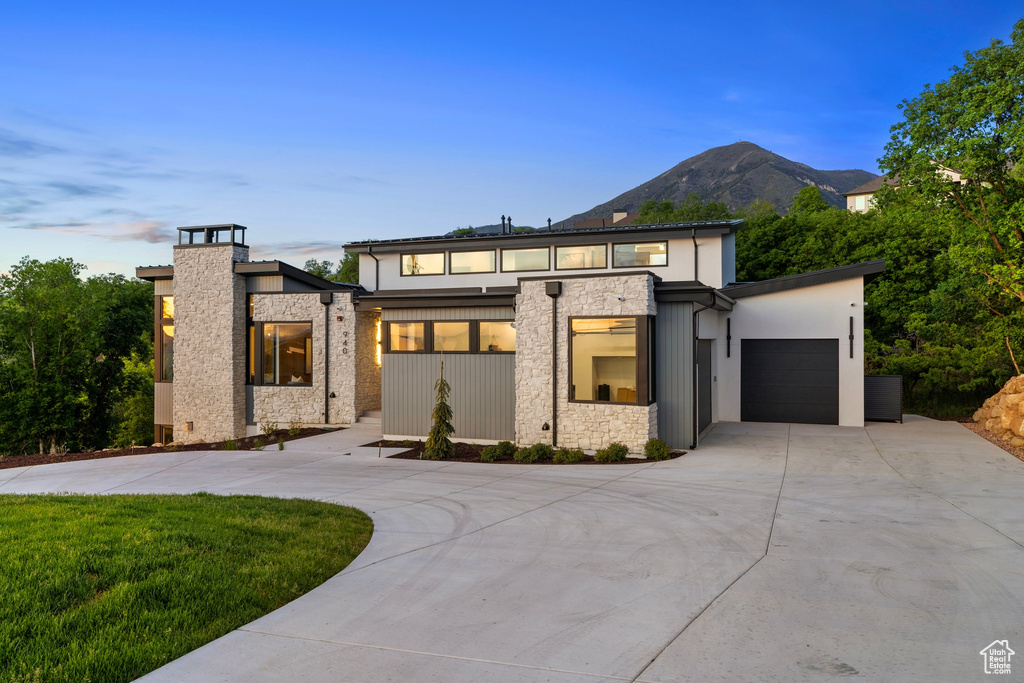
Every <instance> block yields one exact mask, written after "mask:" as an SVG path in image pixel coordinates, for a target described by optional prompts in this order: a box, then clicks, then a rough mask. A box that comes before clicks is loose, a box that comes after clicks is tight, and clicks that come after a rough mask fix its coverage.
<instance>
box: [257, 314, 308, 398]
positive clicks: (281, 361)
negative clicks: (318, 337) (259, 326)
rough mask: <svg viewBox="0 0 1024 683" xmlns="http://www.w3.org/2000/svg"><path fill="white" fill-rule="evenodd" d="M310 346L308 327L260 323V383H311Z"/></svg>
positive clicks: (299, 324) (305, 324) (297, 324)
mask: <svg viewBox="0 0 1024 683" xmlns="http://www.w3.org/2000/svg"><path fill="white" fill-rule="evenodd" d="M312 344H313V326H312V325H311V324H308V323H266V324H264V325H263V383H264V384H312V383H313V372H312V371H313V367H312V355H313V354H312Z"/></svg>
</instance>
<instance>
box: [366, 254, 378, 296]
mask: <svg viewBox="0 0 1024 683" xmlns="http://www.w3.org/2000/svg"><path fill="white" fill-rule="evenodd" d="M366 254H367V256H369V257H370V258H372V259H373V260H374V270H373V291H375V292H376V291H377V290H378V289H380V259H379V258H377V257H376V256H374V255H373V245H372V244H371V245H370V246H368V247H367V248H366Z"/></svg>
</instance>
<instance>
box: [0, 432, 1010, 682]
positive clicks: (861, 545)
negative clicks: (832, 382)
mask: <svg viewBox="0 0 1024 683" xmlns="http://www.w3.org/2000/svg"><path fill="white" fill-rule="evenodd" d="M376 436H377V435H376V434H374V433H373V432H372V431H370V429H369V428H368V427H367V426H363V425H356V426H355V427H353V428H352V429H350V430H346V431H343V432H339V433H335V434H331V435H324V436H320V437H314V438H312V439H307V440H304V441H301V442H293V443H292V444H289V446H291V447H290V448H289V450H287V451H284V452H279V451H263V452H242V451H238V452H233V453H225V452H217V453H176V454H162V455H150V456H136V457H133V458H117V459H107V460H94V461H84V462H75V463H65V464H60V465H47V466H41V467H33V468H25V469H13V470H0V493H11V492H43V491H74V492H105V493H158V492H159V493H163V492H181V493H185V492H192V491H200V490H202V491H210V492H214V493H223V494H228V493H246V494H263V495H273V496H300V497H307V498H317V499H321V500H329V501H334V502H338V503H344V504H347V505H353V506H355V507H358V508H360V509H362V510H365V511H366V512H367V513H369V514H370V515H371V516H372V517H373V520H374V524H375V532H374V535H373V539H372V540H371V542H370V544H369V546H367V548H366V550H365V551H363V553H362V554H361V555H360V556H359V557H358V558H357V559H356V560H355V561H354V562H353V563H352V565H351V566H349V567H348V568H347V569H346V570H345V571H344V572H342V573H341V574H339V575H337V576H335V577H334V578H332V579H330V580H329V581H328V582H327V583H325V584H324V585H322V586H321V587H319V588H317V589H315V590H314V591H312V592H310V593H308V594H307V595H305V596H303V597H301V598H299V599H298V600H295V601H294V602H292V603H290V604H288V605H286V606H285V607H283V608H281V609H279V610H277V611H275V612H273V613H271V614H268V615H267V616H265V617H263V618H262V619H259V620H257V621H255V622H253V623H251V624H249V625H247V626H245V627H243V628H241V629H239V630H237V631H234V632H233V633H230V634H228V635H227V636H225V637H223V638H220V639H219V640H217V641H214V642H213V643H210V644H208V645H206V646H205V647H203V648H200V649H199V650H196V651H195V652H192V653H190V654H188V655H186V656H184V657H182V658H180V659H178V660H176V661H174V662H172V663H171V664H169V665H168V666H166V667H164V668H163V669H160V670H158V671H156V672H154V673H153V674H151V675H150V676H148V677H147V678H146V680H153V681H183V680H197V681H219V680H231V681H253V680H256V681H263V680H267V681H277V680H287V681H290V682H297V681H338V680H351V681H412V680H415V681H581V682H582V681H602V680H607V681H646V682H655V681H684V680H693V681H707V680H779V681H798V680H828V679H833V678H836V677H848V676H849V677H857V678H859V679H863V680H879V681H892V680H928V679H931V680H970V679H973V678H981V677H983V676H984V674H983V673H982V657H981V655H980V650H981V649H982V648H984V647H985V646H986V645H988V644H989V643H990V642H992V641H994V640H997V639H999V640H1003V639H1008V640H1009V645H1010V647H1011V648H1017V649H1018V650H1019V651H1020V652H1021V653H1022V654H1021V655H1019V657H1020V663H1019V664H1018V663H1017V661H1013V662H1012V663H1013V665H1014V668H1017V669H1020V672H1019V673H1018V672H1015V673H1017V675H1021V674H1022V673H1024V649H1021V648H1024V548H1022V545H1021V544H1022V543H1024V463H1022V462H1020V461H1018V460H1016V459H1014V458H1012V457H1010V456H1008V455H1007V454H1005V453H1004V452H1003V451H1001V450H1000V449H998V448H996V447H995V446H993V445H991V444H989V443H988V442H986V441H984V440H982V439H980V438H979V437H977V436H975V435H974V434H972V433H971V432H969V431H967V430H966V429H964V428H963V427H961V426H960V425H957V424H954V423H941V422H933V421H930V420H924V419H920V418H911V419H909V420H908V422H907V423H906V424H903V425H890V424H873V425H870V426H869V427H868V428H867V429H855V428H841V427H819V426H811V425H776V424H751V423H743V424H721V425H718V426H717V427H716V428H715V429H714V430H713V431H712V433H711V434H710V435H709V436H708V438H707V439H706V440H705V441H704V443H703V444H702V446H701V448H700V449H699V450H698V451H696V452H693V453H691V454H688V455H686V456H685V457H683V458H680V459H678V460H674V461H671V462H665V463H646V462H641V463H638V464H635V465H606V466H576V467H569V466H564V467H559V466H520V465H480V464H462V463H447V464H446V463H436V462H419V461H408V460H388V459H386V458H377V457H376V451H375V450H371V449H362V448H356V447H354V446H356V445H357V444H359V443H366V442H368V441H370V440H372V439H373V438H375V437H376ZM392 452H393V451H392ZM385 455H387V453H385Z"/></svg>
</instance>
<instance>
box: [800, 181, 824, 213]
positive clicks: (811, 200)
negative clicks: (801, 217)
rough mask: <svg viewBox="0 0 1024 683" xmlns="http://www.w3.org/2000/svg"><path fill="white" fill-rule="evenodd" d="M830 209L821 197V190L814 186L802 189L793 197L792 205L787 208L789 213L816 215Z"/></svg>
mask: <svg viewBox="0 0 1024 683" xmlns="http://www.w3.org/2000/svg"><path fill="white" fill-rule="evenodd" d="M831 208H832V207H831V206H830V205H829V203H828V202H826V201H825V199H824V197H822V196H821V190H819V189H818V188H817V187H815V186H814V185H808V186H807V187H805V188H802V189H801V190H800V191H799V192H797V193H796V196H795V197H793V205H792V206H790V207H789V212H790V213H817V212H819V211H828V210H829V209H831Z"/></svg>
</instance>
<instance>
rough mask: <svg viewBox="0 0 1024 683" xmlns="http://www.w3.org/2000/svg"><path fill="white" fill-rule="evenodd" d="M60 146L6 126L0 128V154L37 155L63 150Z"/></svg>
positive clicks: (9, 155) (16, 155)
mask: <svg viewBox="0 0 1024 683" xmlns="http://www.w3.org/2000/svg"><path fill="white" fill-rule="evenodd" d="M63 151H64V150H63V149H61V148H60V147H55V146H53V145H47V144H45V143H42V142H37V141H35V140H32V139H30V138H27V137H23V136H21V135H19V134H18V133H15V132H14V131H12V130H8V129H6V128H0V155H3V156H8V157H37V156H40V155H42V154H52V153H55V152H63Z"/></svg>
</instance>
